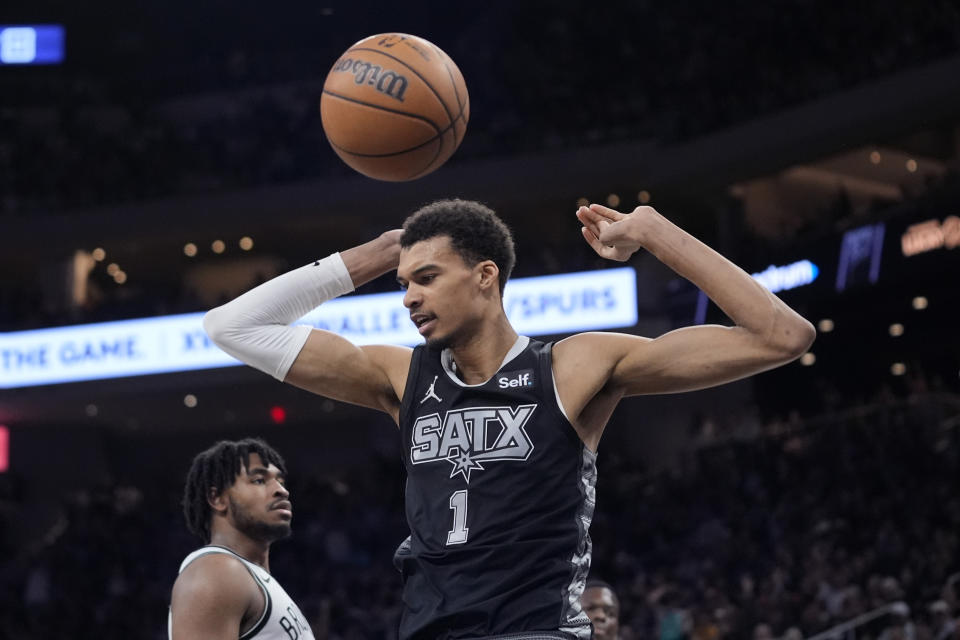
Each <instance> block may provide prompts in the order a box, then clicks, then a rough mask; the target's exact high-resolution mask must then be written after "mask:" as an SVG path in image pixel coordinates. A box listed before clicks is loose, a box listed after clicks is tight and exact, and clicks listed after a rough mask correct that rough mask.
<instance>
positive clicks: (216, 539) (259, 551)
mask: <svg viewBox="0 0 960 640" xmlns="http://www.w3.org/2000/svg"><path fill="white" fill-rule="evenodd" d="M210 544H213V545H217V546H219V547H226V548H227V549H230V551H233V552H234V553H235V554H237V555H238V556H240V557H241V558H243V559H244V560H249V561H250V562H252V563H254V564H257V565H260V566H261V567H263V568H264V569H266V570H267V571H270V543H269V542H261V541H259V540H253V539H252V538H250V537H248V536H246V535H244V534H243V533H241V532H239V531H237V530H236V529H227V530H224V531H214V532H213V534H212V535H211V536H210Z"/></svg>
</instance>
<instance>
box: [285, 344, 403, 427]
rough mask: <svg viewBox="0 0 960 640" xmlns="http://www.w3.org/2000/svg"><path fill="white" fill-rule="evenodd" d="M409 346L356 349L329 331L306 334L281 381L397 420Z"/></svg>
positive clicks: (376, 346) (375, 346)
mask: <svg viewBox="0 0 960 640" xmlns="http://www.w3.org/2000/svg"><path fill="white" fill-rule="evenodd" d="M412 353H413V350H412V349H410V348H409V347H399V346H392V345H373V346H364V347H358V346H356V345H354V344H353V343H352V342H350V341H349V340H347V339H345V338H343V337H341V336H339V335H337V334H335V333H331V332H329V331H322V330H319V329H315V330H313V331H311V332H310V336H309V337H308V338H307V342H306V344H304V346H303V349H301V351H300V353H299V355H298V356H297V358H296V360H294V362H293V366H291V367H290V371H289V372H287V376H286V378H284V382H289V383H290V384H293V385H295V386H298V387H300V388H301V389H306V390H307V391H312V392H313V393H317V394H319V395H322V396H325V397H328V398H332V399H334V400H340V401H342V402H349V403H351V404H356V405H360V406H363V407H369V408H372V409H379V410H380V411H384V412H386V413H388V414H390V415H391V416H392V417H393V418H394V419H395V420H396V418H397V415H398V412H399V408H400V399H401V397H402V396H403V388H404V385H406V381H407V371H408V369H409V367H410V357H411V354H412Z"/></svg>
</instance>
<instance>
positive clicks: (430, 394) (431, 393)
mask: <svg viewBox="0 0 960 640" xmlns="http://www.w3.org/2000/svg"><path fill="white" fill-rule="evenodd" d="M439 377H440V376H433V382H431V383H430V388H428V389H427V395H425V396H423V400H421V401H420V404H423V403H424V402H426V401H427V400H429V399H430V398H433V399H434V400H436V401H437V402H443V399H442V398H441V397H440V396H438V395H437V392H436V391H435V390H434V387H436V386H437V378H439Z"/></svg>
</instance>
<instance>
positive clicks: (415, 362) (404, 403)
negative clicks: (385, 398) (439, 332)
mask: <svg viewBox="0 0 960 640" xmlns="http://www.w3.org/2000/svg"><path fill="white" fill-rule="evenodd" d="M425 349H426V347H424V346H423V345H417V346H416V347H414V349H413V353H412V354H411V355H410V368H409V369H407V384H406V385H404V388H403V397H402V398H400V419H399V420H398V423H399V424H403V420H404V418H405V417H406V415H407V413H409V412H410V410H411V407H413V394H414V392H415V387H416V386H417V376H418V374H419V373H420V361H421V360H422V359H423V352H424V350H425Z"/></svg>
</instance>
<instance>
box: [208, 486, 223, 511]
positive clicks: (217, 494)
mask: <svg viewBox="0 0 960 640" xmlns="http://www.w3.org/2000/svg"><path fill="white" fill-rule="evenodd" d="M207 504H209V505H210V509H212V510H213V512H214V513H226V512H227V504H228V500H227V496H226V492H225V491H217V488H216V487H210V489H209V490H208V491H207Z"/></svg>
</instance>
